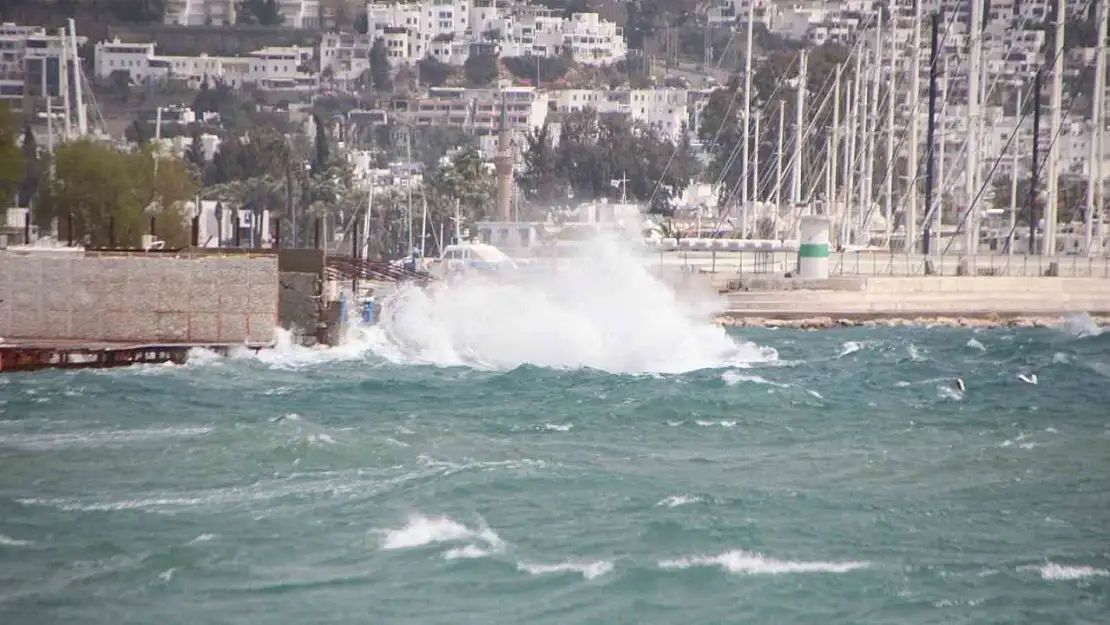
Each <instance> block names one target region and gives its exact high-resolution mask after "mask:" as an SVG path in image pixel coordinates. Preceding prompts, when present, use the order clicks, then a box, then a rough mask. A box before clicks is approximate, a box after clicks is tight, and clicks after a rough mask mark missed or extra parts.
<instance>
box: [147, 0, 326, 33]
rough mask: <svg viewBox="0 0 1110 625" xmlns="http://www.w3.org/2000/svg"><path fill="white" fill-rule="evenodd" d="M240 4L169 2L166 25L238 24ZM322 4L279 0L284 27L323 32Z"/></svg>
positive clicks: (211, 0)
mask: <svg viewBox="0 0 1110 625" xmlns="http://www.w3.org/2000/svg"><path fill="white" fill-rule="evenodd" d="M239 2H240V0H166V7H165V12H164V13H163V22H164V23H166V24H176V25H178V26H228V25H231V24H234V23H235V22H236V17H237V9H238V5H239ZM321 11H322V7H321V6H320V0H278V14H279V15H281V17H282V25H283V26H288V27H290V28H321V27H322V26H323V25H324V24H323V22H324V19H323V17H324V16H323V14H322V12H321Z"/></svg>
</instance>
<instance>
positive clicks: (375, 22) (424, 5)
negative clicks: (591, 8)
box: [367, 0, 628, 65]
mask: <svg viewBox="0 0 1110 625" xmlns="http://www.w3.org/2000/svg"><path fill="white" fill-rule="evenodd" d="M367 17H368V22H369V24H368V25H369V27H370V32H371V33H374V36H375V38H376V37H379V36H380V37H383V38H385V39H386V40H387V42H388V41H392V42H394V43H393V45H392V46H388V47H390V51H391V53H390V55H389V57H390V60H391V61H392V62H395V63H412V62H415V61H418V60H420V59H422V58H425V57H427V56H433V57H435V58H437V59H439V60H441V61H443V62H445V63H451V64H456V65H457V64H461V63H463V62H465V61H466V58H467V57H468V56H469V55H470V53H471V52H472V51H473V49H474V46H475V45H483V44H484V45H494V46H496V49H497V50H499V53H500V54H501V55H502V56H529V55H535V56H556V55H560V54H563V53H565V52H570V53H572V54H574V56H575V59H576V60H577V61H579V62H580V63H584V64H589V65H605V64H609V63H614V62H616V61H619V60H621V59H623V58H625V56H626V55H627V52H628V48H627V44H626V42H625V39H624V32H623V29H621V28H620V27H618V26H617V25H616V24H614V23H613V22H609V21H606V20H602V19H600V17H599V16H598V15H597V14H596V13H577V14H574V15H572V16H571V17H570V18H569V19H567V18H563V17H562V15H561V14H560V13H558V12H555V11H551V10H550V9H546V8H544V7H534V6H514V5H512V4H511V3H506V2H497V1H496V0H425V1H424V2H415V3H408V4H398V3H392V4H390V3H370V4H368V5H367ZM400 30H404V31H405V35H404V36H402V35H401V33H400V32H399V31H400Z"/></svg>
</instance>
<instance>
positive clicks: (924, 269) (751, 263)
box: [658, 251, 1110, 278]
mask: <svg viewBox="0 0 1110 625" xmlns="http://www.w3.org/2000/svg"><path fill="white" fill-rule="evenodd" d="M658 257H659V264H660V265H677V266H681V267H684V268H686V269H689V270H694V271H706V272H711V273H730V274H742V275H743V274H765V275H783V274H785V273H787V272H793V271H796V269H797V263H798V254H797V252H792V251H775V252H721V251H673V252H659V255H658ZM829 275H830V276H926V275H931V276H1018V277H1042V276H1058V277H1077V278H1110V257H1107V256H1093V257H1087V256H1044V255H1039V254H1034V255H1026V254H1012V255H1008V254H980V255H976V256H968V255H963V254H905V253H900V252H883V251H849V252H830V253H829Z"/></svg>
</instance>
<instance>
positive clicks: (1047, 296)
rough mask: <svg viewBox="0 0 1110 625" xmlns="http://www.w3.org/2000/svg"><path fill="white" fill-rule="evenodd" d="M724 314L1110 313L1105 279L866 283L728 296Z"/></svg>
mask: <svg viewBox="0 0 1110 625" xmlns="http://www.w3.org/2000/svg"><path fill="white" fill-rule="evenodd" d="M727 301H728V309H729V310H730V311H732V312H735V313H743V314H750V315H758V316H775V315H791V316H795V315H803V316H804V315H813V316H822V315H838V314H843V315H875V316H884V315H907V316H910V315H912V316H929V315H945V316H973V315H988V314H1000V315H1017V316H1022V315H1049V316H1055V315H1066V314H1071V313H1082V312H1087V313H1098V314H1106V313H1110V280H1107V279H1104V278H1001V277H960V278H955V277H943V278H941V277H917V278H867V283H866V286H865V288H864V289H863V290H862V292H856V293H853V292H847V291H837V290H793V291H776V290H763V291H746V292H733V293H729V294H728V295H727Z"/></svg>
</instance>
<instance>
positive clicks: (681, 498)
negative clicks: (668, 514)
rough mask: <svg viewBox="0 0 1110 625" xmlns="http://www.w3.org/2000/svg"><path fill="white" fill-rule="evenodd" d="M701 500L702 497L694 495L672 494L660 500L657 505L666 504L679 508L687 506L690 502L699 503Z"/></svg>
mask: <svg viewBox="0 0 1110 625" xmlns="http://www.w3.org/2000/svg"><path fill="white" fill-rule="evenodd" d="M699 501H701V498H700V497H695V496H693V495H671V496H670V497H666V498H664V499H662V500H660V501H659V502H658V503H656V504H655V505H657V506H666V507H667V508H677V507H679V506H685V505H686V504H688V503H697V502H699Z"/></svg>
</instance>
